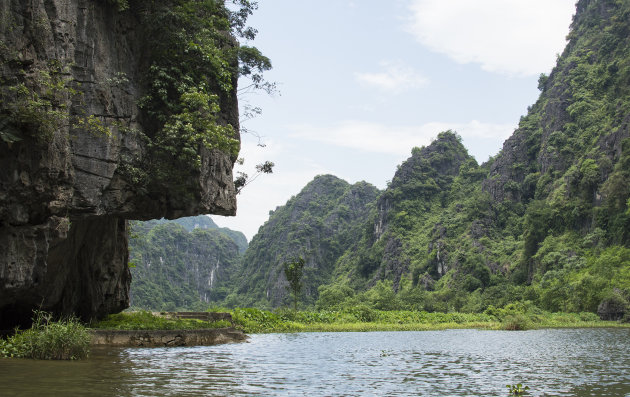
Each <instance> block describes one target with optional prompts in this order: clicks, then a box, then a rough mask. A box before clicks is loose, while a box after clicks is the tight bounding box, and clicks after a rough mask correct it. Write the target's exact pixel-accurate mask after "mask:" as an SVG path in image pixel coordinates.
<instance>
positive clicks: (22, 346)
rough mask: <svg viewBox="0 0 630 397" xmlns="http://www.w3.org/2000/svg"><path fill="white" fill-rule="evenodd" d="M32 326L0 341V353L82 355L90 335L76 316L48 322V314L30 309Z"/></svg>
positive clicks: (56, 357) (57, 356)
mask: <svg viewBox="0 0 630 397" xmlns="http://www.w3.org/2000/svg"><path fill="white" fill-rule="evenodd" d="M34 315H35V317H34V318H33V326H32V327H31V328H30V329H27V330H25V331H17V332H16V334H15V335H13V336H12V337H10V338H8V339H7V340H6V341H0V356H4V357H19V358H35V359H41V360H76V359H81V358H86V357H87V356H88V353H89V351H90V339H91V335H90V332H89V331H88V329H87V328H85V326H83V324H81V323H80V322H79V320H77V319H76V318H68V319H65V320H60V321H52V315H51V314H50V313H46V312H43V311H39V310H36V311H34Z"/></svg>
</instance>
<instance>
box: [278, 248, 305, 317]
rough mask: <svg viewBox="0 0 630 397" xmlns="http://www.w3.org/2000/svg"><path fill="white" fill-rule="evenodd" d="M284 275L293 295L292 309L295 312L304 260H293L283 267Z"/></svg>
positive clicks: (300, 287)
mask: <svg viewBox="0 0 630 397" xmlns="http://www.w3.org/2000/svg"><path fill="white" fill-rule="evenodd" d="M283 269H284V275H285V277H286V278H287V281H288V282H289V289H290V290H291V293H292V294H293V308H294V310H296V311H297V305H298V300H299V297H300V292H301V291H302V275H303V274H304V259H302V258H295V259H293V260H290V261H288V262H285V263H284V265H283Z"/></svg>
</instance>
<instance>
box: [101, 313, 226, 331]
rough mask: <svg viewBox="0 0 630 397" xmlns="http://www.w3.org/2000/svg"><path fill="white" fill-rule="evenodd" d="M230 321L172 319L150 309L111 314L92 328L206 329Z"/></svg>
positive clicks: (219, 326)
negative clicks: (156, 313) (149, 310)
mask: <svg viewBox="0 0 630 397" xmlns="http://www.w3.org/2000/svg"><path fill="white" fill-rule="evenodd" d="M230 326H231V324H230V322H229V321H225V320H220V321H213V322H208V321H202V320H196V319H172V318H167V317H165V316H159V315H155V314H153V313H151V312H148V311H137V312H123V313H118V314H110V315H109V316H107V318H105V319H104V320H101V321H99V322H97V323H94V324H92V328H98V329H120V330H159V329H206V328H225V327H230Z"/></svg>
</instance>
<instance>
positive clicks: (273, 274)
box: [225, 175, 379, 307]
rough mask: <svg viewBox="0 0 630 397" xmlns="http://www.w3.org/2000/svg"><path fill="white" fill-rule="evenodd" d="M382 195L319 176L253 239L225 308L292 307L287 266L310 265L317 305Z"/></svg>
mask: <svg viewBox="0 0 630 397" xmlns="http://www.w3.org/2000/svg"><path fill="white" fill-rule="evenodd" d="M378 193H379V191H378V189H377V188H375V187H374V186H372V185H370V184H368V183H365V182H359V183H356V184H354V185H350V184H349V183H347V182H346V181H343V180H341V179H339V178H337V177H335V176H332V175H320V176H317V177H316V178H315V179H314V180H313V181H312V182H310V183H309V184H308V185H306V187H304V189H302V191H301V192H300V193H299V194H298V195H296V196H294V197H292V198H291V199H290V200H289V201H288V202H287V203H286V205H284V206H282V207H278V208H277V209H276V210H275V211H272V212H271V213H270V216H269V220H268V221H267V222H266V223H265V224H264V225H263V226H262V227H261V228H260V229H259V231H258V233H257V234H256V236H254V238H253V239H252V241H251V243H250V245H249V248H248V249H247V251H246V252H245V255H244V257H243V260H242V267H241V269H240V272H239V274H238V275H237V276H236V277H235V279H234V280H233V288H234V289H233V291H234V292H233V294H232V295H230V296H229V297H228V299H227V300H226V302H225V304H227V305H230V306H233V305H237V306H261V307H277V306H280V305H283V304H286V303H287V299H288V292H287V285H288V283H287V280H286V278H285V276H284V273H283V271H282V265H283V264H284V262H286V261H288V260H290V259H291V258H293V257H298V256H299V257H302V258H304V260H305V261H306V266H305V268H304V280H303V281H304V289H303V291H304V296H303V301H304V302H306V303H308V304H312V303H314V302H315V300H316V299H317V296H318V295H317V288H318V287H319V286H320V285H322V284H327V283H329V282H331V275H332V272H333V270H334V265H335V262H336V261H337V259H338V258H339V256H340V255H342V254H343V253H344V252H345V251H346V249H348V248H349V247H350V246H352V244H353V243H354V242H355V241H356V238H357V235H360V233H361V230H362V227H363V222H364V220H365V219H366V217H367V215H368V213H369V211H370V208H371V206H373V203H374V201H375V199H376V197H377V195H378Z"/></svg>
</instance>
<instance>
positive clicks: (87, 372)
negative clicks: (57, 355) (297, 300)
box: [0, 329, 630, 397]
mask: <svg viewBox="0 0 630 397" xmlns="http://www.w3.org/2000/svg"><path fill="white" fill-rule="evenodd" d="M518 382H521V383H524V384H526V385H528V386H529V387H530V388H531V391H532V392H533V393H531V395H534V396H543V395H544V396H615V397H619V396H630V330H629V329H585V330H574V329H568V330H536V331H521V332H518V331H517V332H507V331H477V330H451V331H428V332H370V333H303V334H269V335H253V336H252V337H251V339H250V342H249V343H243V344H230V345H220V346H209V347H189V348H168V349H162V348H159V349H108V350H97V351H93V353H92V356H91V358H90V359H88V360H85V361H79V362H48V361H31V360H7V359H5V360H0V396H234V395H247V396H257V395H260V396H275V395H279V396H304V395H308V396H411V395H416V396H417V395H422V396H507V391H506V390H507V389H506V388H505V385H506V384H508V383H518Z"/></svg>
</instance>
